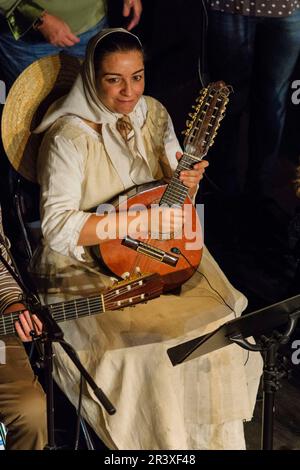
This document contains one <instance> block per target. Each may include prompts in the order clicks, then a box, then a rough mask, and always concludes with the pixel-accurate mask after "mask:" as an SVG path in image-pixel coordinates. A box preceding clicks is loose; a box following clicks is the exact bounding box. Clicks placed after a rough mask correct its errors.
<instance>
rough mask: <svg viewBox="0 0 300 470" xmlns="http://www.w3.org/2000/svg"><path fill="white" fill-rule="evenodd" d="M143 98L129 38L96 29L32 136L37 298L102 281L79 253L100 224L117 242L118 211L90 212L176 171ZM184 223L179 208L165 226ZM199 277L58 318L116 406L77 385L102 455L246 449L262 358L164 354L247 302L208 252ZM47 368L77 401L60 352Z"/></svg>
mask: <svg viewBox="0 0 300 470" xmlns="http://www.w3.org/2000/svg"><path fill="white" fill-rule="evenodd" d="M143 91H144V61H143V50H142V46H141V44H140V41H139V39H138V38H137V37H136V36H134V35H133V34H131V33H129V32H126V31H125V30H122V29H111V30H106V31H104V32H102V33H101V34H99V35H97V36H96V37H94V38H93V39H92V40H91V42H90V43H89V46H88V50H87V55H86V59H85V62H84V64H83V67H82V71H81V74H80V75H79V76H78V78H77V80H76V82H75V84H74V86H73V88H72V89H71V91H70V93H69V94H68V95H67V96H66V97H65V98H63V99H61V100H59V101H57V102H56V103H55V104H54V105H52V107H51V108H50V109H49V111H48V113H47V115H46V116H45V117H44V119H43V121H42V123H41V125H40V126H39V127H38V129H37V130H36V132H45V131H46V134H45V136H44V138H43V141H42V144H41V147H40V152H39V160H38V178H39V183H40V185H41V215H42V231H43V236H44V243H43V248H42V250H40V251H39V252H38V254H37V255H36V257H35V259H34V263H33V265H32V270H33V272H35V273H36V274H37V273H38V275H39V277H40V281H43V287H44V288H45V286H46V289H45V290H46V295H45V299H46V301H54V300H62V299H69V298H72V297H75V296H79V295H89V294H90V293H92V292H95V290H98V291H99V289H103V288H104V287H105V286H109V285H111V283H112V280H111V277H110V276H109V274H107V273H106V272H105V270H104V269H103V268H102V267H101V265H100V264H99V263H98V264H97V263H96V262H95V259H94V257H92V256H91V253H90V251H89V247H91V246H94V245H98V244H100V245H101V243H103V242H104V241H105V236H104V235H103V234H102V235H101V233H100V232H101V231H99V230H97V228H99V225H98V224H99V221H102V222H103V220H105V221H106V222H109V223H111V224H115V226H114V227H113V228H116V229H118V232H119V234H120V236H122V234H124V233H125V226H126V220H125V218H126V216H127V214H126V213H125V216H124V213H122V214H119V216H118V217H117V218H115V219H114V218H113V217H112V216H111V214H106V215H96V214H95V213H91V212H89V210H90V209H91V208H93V207H96V206H98V205H99V204H101V203H104V202H107V201H109V200H110V199H111V198H112V197H114V196H117V195H118V194H119V193H121V192H122V191H124V190H125V189H127V188H129V187H131V186H133V185H139V184H142V183H145V182H149V181H153V180H157V179H161V178H163V177H169V176H170V174H171V173H172V171H174V169H175V168H176V166H177V159H178V158H180V155H181V153H180V152H181V149H180V146H179V144H178V141H177V138H176V136H175V133H174V130H173V126H172V122H171V120H170V117H169V115H168V113H167V112H166V110H165V108H164V107H163V106H162V105H161V104H160V103H159V102H158V101H156V100H155V99H153V98H150V97H146V96H143ZM128 118H129V119H128ZM124 129H125V130H126V129H127V134H126V133H125V134H124V132H123V131H124ZM176 155H177V159H176ZM206 166H207V162H204V161H203V162H202V163H198V164H196V165H195V167H194V169H192V170H189V171H186V172H182V173H181V176H180V178H181V180H182V181H183V183H184V184H185V185H186V186H187V187H189V191H190V195H191V196H193V194H194V193H195V191H196V189H197V185H198V183H199V181H200V179H201V177H202V175H203V172H204V169H205V167H206ZM169 215H170V214H169V211H168V210H167V211H166V217H165V218H164V216H163V218H162V221H161V223H160V225H159V226H158V227H157V228H158V231H160V232H161V231H163V232H164V231H165V223H166V220H167V219H168V216H169ZM151 217H153V213H152V212H151V210H146V211H144V212H143V216H142V217H141V223H140V229H141V231H142V232H143V231H144V232H146V233H147V230H148V222H149V218H151ZM181 224H182V215H181V213H180V211H176V210H175V211H174V213H173V216H172V217H171V226H170V228H169V230H167V231H166V232H167V233H169V232H172V231H173V230H176V229H177V228H178V227H180V226H181ZM199 269H200V271H201V272H200V273H199V272H196V273H195V274H194V275H193V276H192V277H191V278H190V279H189V280H188V281H187V282H186V283H184V284H183V286H182V288H181V292H180V294H175V293H168V294H167V295H163V296H161V297H160V298H159V299H153V300H151V301H150V302H148V303H147V304H142V305H138V306H136V307H135V308H134V309H132V308H125V309H124V310H121V311H118V312H110V311H107V312H105V313H104V314H102V315H98V316H96V317H93V318H90V317H86V318H82V319H80V320H74V321H72V322H66V323H65V324H63V329H64V332H65V338H66V340H68V341H70V342H71V343H72V344H73V345H74V347H75V348H76V349H77V351H78V354H79V356H80V358H81V360H82V361H83V363H84V365H85V366H86V367H87V368H88V370H89V372H90V373H91V374H92V375H93V377H94V379H95V381H96V382H97V384H98V386H100V387H101V388H102V389H103V391H104V392H105V393H106V394H107V396H108V397H109V399H110V400H111V401H112V403H113V404H114V405H115V407H116V409H117V412H116V414H115V415H113V416H109V415H108V414H107V413H106V412H105V411H104V410H103V409H102V407H101V406H100V404H99V402H98V401H97V399H96V398H95V396H94V395H93V393H92V392H91V390H90V388H89V387H88V386H87V387H86V389H85V392H84V399H83V412H84V417H85V418H86V419H87V421H88V422H89V423H90V424H91V426H92V427H93V428H94V429H95V431H96V432H97V433H98V435H99V436H100V437H101V439H102V440H103V441H104V443H105V444H106V445H107V446H108V447H110V448H112V449H243V448H245V441H244V434H243V421H244V420H250V419H251V417H252V412H253V407H254V403H255V396H256V391H257V386H258V381H259V376H260V373H261V358H260V356H259V354H255V353H254V354H252V353H250V354H248V353H245V352H244V351H243V350H242V349H241V348H239V347H238V346H236V345H232V346H228V347H226V348H224V349H220V350H218V351H215V352H213V353H210V354H207V355H205V356H203V357H199V358H197V359H194V360H191V361H189V362H186V363H184V364H182V365H180V366H177V367H173V366H172V364H171V363H170V360H169V358H168V355H167V353H166V351H167V349H168V348H169V347H170V346H173V345H176V344H180V343H181V342H183V341H185V340H187V339H191V338H195V337H198V336H200V335H203V334H205V333H208V332H210V331H212V330H214V329H215V328H217V327H218V326H219V325H220V324H222V323H224V322H226V321H228V320H230V319H232V318H234V317H235V316H237V315H240V313H241V312H242V311H243V309H244V308H245V307H246V299H245V297H244V296H243V295H242V294H240V293H239V292H237V291H236V290H235V289H234V288H233V287H232V286H231V285H230V283H229V282H228V280H227V279H226V277H225V276H224V274H223V273H222V271H221V270H220V268H219V267H218V265H217V264H216V262H215V261H214V260H213V258H212V257H211V255H210V254H209V252H208V251H207V249H205V248H204V254H203V258H202V262H201V265H200V268H199ZM202 273H203V274H204V275H205V276H206V277H204V276H203V275H202ZM41 285H42V284H41ZM223 299H224V300H225V302H224V301H223ZM55 374H56V380H57V382H58V384H59V385H60V387H61V388H62V389H63V390H64V391H65V393H66V394H67V396H68V397H69V398H70V400H71V401H72V402H73V403H74V404H75V405H76V403H77V400H78V390H79V374H78V372H77V370H76V369H75V368H74V366H73V365H72V364H71V363H70V361H69V359H68V358H67V357H66V355H65V354H64V353H63V352H62V351H61V350H59V349H58V348H57V350H56V366H55Z"/></svg>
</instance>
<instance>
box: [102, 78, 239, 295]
mask: <svg viewBox="0 0 300 470" xmlns="http://www.w3.org/2000/svg"><path fill="white" fill-rule="evenodd" d="M230 92H231V89H230V87H228V86H227V85H225V83H224V82H222V81H219V82H215V83H211V84H210V85H209V86H208V87H207V88H204V89H203V90H202V91H201V92H200V96H199V97H198V98H197V100H196V104H195V106H193V108H194V112H193V113H192V114H189V116H190V118H191V120H189V121H188V122H187V127H186V130H185V132H184V134H185V138H184V144H183V148H184V153H183V155H182V158H181V159H180V161H179V163H178V166H177V168H176V170H175V172H174V175H173V177H172V179H171V181H170V183H169V184H165V183H164V182H162V181H155V182H151V183H146V184H143V185H141V186H135V187H133V188H131V189H129V190H128V191H127V192H125V193H122V196H125V198H124V199H125V202H124V203H123V202H121V203H119V199H118V198H116V199H115V200H114V201H111V202H110V204H112V205H114V206H115V208H116V210H118V211H122V210H128V209H131V210H132V209H133V208H135V207H137V208H138V207H141V206H143V207H145V206H146V207H147V208H148V207H150V206H151V205H152V204H158V205H160V206H163V205H167V206H172V205H177V206H178V205H179V206H180V207H182V206H184V210H185V211H186V212H185V213H186V214H187V217H186V221H187V222H185V225H184V226H183V227H182V230H181V233H180V236H178V234H170V236H169V237H168V239H161V238H159V237H155V238H153V237H152V238H151V237H150V236H149V237H148V238H147V239H141V238H140V237H139V238H138V239H134V238H132V237H130V236H126V237H124V238H123V239H120V238H115V239H108V240H107V241H104V242H102V243H101V244H100V245H99V251H100V256H101V258H102V261H103V262H104V264H105V265H106V266H107V267H108V268H109V269H110V270H111V271H112V272H113V273H114V274H116V275H117V276H120V277H122V276H123V275H124V273H126V272H129V273H132V272H135V271H136V270H139V271H141V272H153V273H159V274H160V275H161V276H162V279H163V284H164V286H163V291H164V292H167V291H169V290H172V289H174V288H176V287H178V286H180V285H181V284H182V283H184V282H185V281H187V280H188V279H189V278H190V277H191V276H192V275H193V273H194V272H195V270H196V269H197V267H198V265H199V263H200V261H201V256H202V246H203V237H202V230H201V224H200V221H199V217H198V214H197V211H196V209H195V207H194V205H193V204H192V201H191V199H190V198H189V196H188V188H187V187H186V186H184V185H183V183H182V182H181V181H180V179H179V176H180V172H181V171H182V170H189V169H192V168H193V167H194V165H195V164H196V163H198V162H200V161H201V160H202V159H203V157H205V155H206V154H207V152H208V149H209V147H210V146H211V145H212V144H213V142H214V138H215V136H216V133H217V130H218V128H219V125H220V121H221V120H222V119H223V117H224V113H225V108H226V105H227V103H228V95H229V93H230Z"/></svg>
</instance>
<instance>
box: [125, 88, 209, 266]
mask: <svg viewBox="0 0 300 470" xmlns="http://www.w3.org/2000/svg"><path fill="white" fill-rule="evenodd" d="M217 95H218V93H216V94H215V96H213V95H211V94H210V91H209V89H208V90H207V92H206V93H205V95H204V98H203V102H202V105H201V107H200V109H199V110H198V111H197V115H198V116H200V118H198V119H196V120H195V123H196V124H197V125H198V126H199V122H200V126H199V127H198V128H196V133H195V136H194V137H193V142H194V141H197V140H198V139H201V137H202V134H204V136H203V137H204V139H205V134H206V132H207V131H206V130H205V127H206V128H208V124H209V122H210V120H212V115H213V110H214V108H213V109H211V107H212V104H214V100H215V99H217ZM205 105H208V109H207V110H205V109H203V108H204V106H205ZM209 112H211V115H210V117H209V120H208V124H207V125H206V126H204V118H205V115H207V114H208V113H209ZM201 113H204V117H202V119H201ZM195 123H194V128H195ZM213 127H214V126H213V125H212V128H213ZM204 143H206V142H205V140H204ZM183 156H184V154H183ZM199 161H200V160H199ZM182 163H183V164H184V163H185V162H184V161H183V162H181V164H182ZM179 165H180V162H178V166H179ZM178 166H177V168H178ZM177 168H176V170H177ZM186 169H190V167H187V168H186ZM176 170H175V171H176ZM176 179H177V181H178V180H179V174H178V175H177V176H176ZM173 181H174V180H173ZM170 184H171V182H170ZM172 190H173V195H174V196H175V197H176V196H183V193H184V192H185V191H184V190H183V189H182V190H181V188H177V187H176V184H174V186H173V188H172ZM171 197H172V195H171ZM174 202H176V201H174ZM170 203H171V204H172V200H171V201H170ZM182 206H184V202H183V204H182ZM183 229H184V227H183ZM182 239H183V238H182ZM182 239H181V240H182ZM171 240H172V239H171ZM166 241H167V240H163V242H166ZM143 242H144V243H147V244H151V246H153V247H154V248H159V247H160V246H161V242H162V240H160V239H152V237H151V236H148V237H147V238H144V239H143ZM142 261H144V262H143V265H142V267H141V266H139V264H141V262H142ZM151 262H152V259H151V258H150V257H147V256H146V255H142V254H140V253H139V254H138V255H137V256H136V257H135V262H134V264H133V267H132V269H136V268H137V267H138V266H139V267H140V269H142V270H145V271H146V272H147V269H149V266H150V265H151Z"/></svg>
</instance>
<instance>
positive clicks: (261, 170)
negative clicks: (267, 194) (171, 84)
mask: <svg viewBox="0 0 300 470" xmlns="http://www.w3.org/2000/svg"><path fill="white" fill-rule="evenodd" d="M299 51H300V11H297V12H295V13H294V14H292V15H289V16H287V17H283V18H260V17H247V16H241V15H233V14H230V13H221V12H217V11H210V13H209V27H208V64H209V71H210V75H211V79H212V80H213V81H215V80H224V81H225V82H226V83H227V84H230V85H232V87H233V89H234V93H233V94H232V95H231V97H230V104H229V106H228V110H227V114H226V116H225V119H224V121H222V124H221V129H220V133H219V134H220V135H219V136H217V138H216V144H215V147H214V148H213V149H212V150H211V151H210V155H211V157H212V159H217V161H216V162H213V161H211V163H212V166H215V173H216V175H217V181H218V183H219V184H220V186H221V187H223V188H224V189H225V190H226V191H227V192H228V193H236V192H238V191H239V189H240V188H239V185H238V176H239V172H240V170H241V165H242V160H243V159H245V155H241V152H239V149H240V148H241V146H239V140H238V139H239V135H240V134H239V130H240V119H241V116H242V113H243V111H245V110H246V109H248V110H249V135H248V148H247V152H248V171H247V172H246V185H247V186H248V188H249V189H251V190H255V191H256V192H259V193H260V192H264V191H265V190H268V188H269V187H270V185H271V182H272V176H273V173H274V169H275V167H276V162H277V156H278V151H279V146H280V142H281V137H282V131H283V127H284V122H285V114H286V100H287V95H288V89H289V83H290V78H291V74H292V72H293V70H294V67H295V64H296V62H297V59H298V56H299Z"/></svg>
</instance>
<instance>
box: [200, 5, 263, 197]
mask: <svg viewBox="0 0 300 470" xmlns="http://www.w3.org/2000/svg"><path fill="white" fill-rule="evenodd" d="M255 31H256V18H253V17H252V18H251V17H244V16H242V15H233V14H230V13H222V12H216V11H211V12H210V13H209V23H208V66H209V73H210V79H211V80H212V81H216V80H223V81H225V82H226V84H227V85H231V86H232V87H233V93H232V94H231V95H230V97H229V104H228V107H227V111H226V115H225V118H224V120H223V121H222V123H221V128H220V130H219V133H218V134H219V135H217V137H216V142H215V144H214V146H213V147H212V148H211V149H210V151H209V157H210V163H211V166H210V169H209V170H208V173H209V174H210V175H211V172H212V177H213V179H214V178H216V180H217V183H218V184H219V185H220V186H221V188H223V189H224V190H225V191H226V192H227V193H228V194H236V193H238V192H239V188H238V172H239V166H240V165H241V163H240V159H239V156H238V139H239V129H240V118H241V115H242V112H243V111H244V110H245V109H246V107H247V103H248V98H249V90H250V84H251V76H252V68H253V57H254V39H255Z"/></svg>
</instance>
